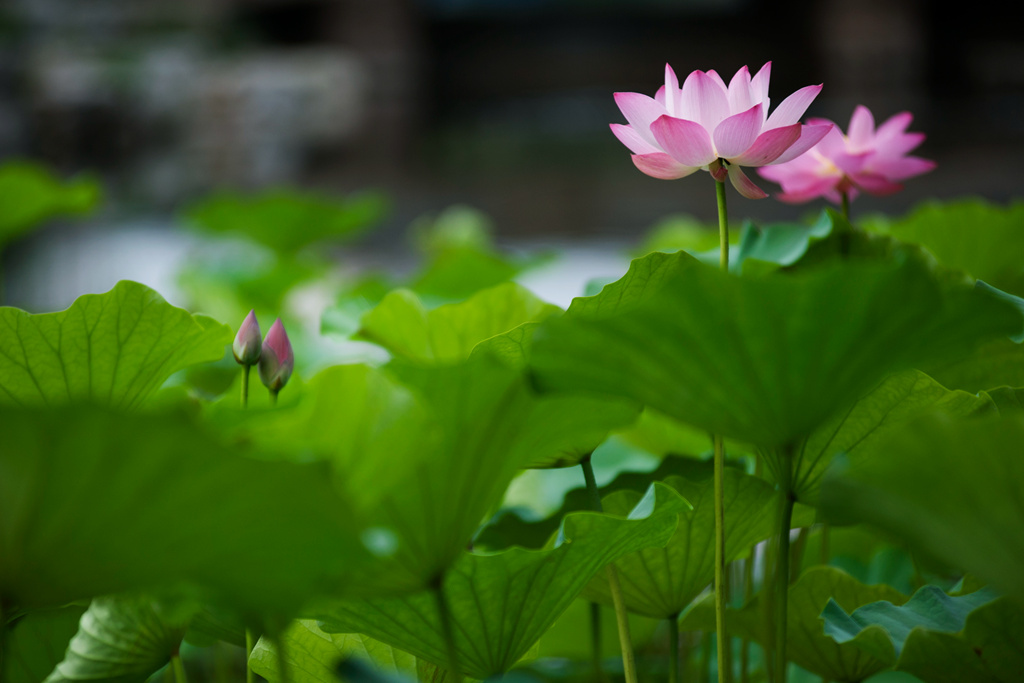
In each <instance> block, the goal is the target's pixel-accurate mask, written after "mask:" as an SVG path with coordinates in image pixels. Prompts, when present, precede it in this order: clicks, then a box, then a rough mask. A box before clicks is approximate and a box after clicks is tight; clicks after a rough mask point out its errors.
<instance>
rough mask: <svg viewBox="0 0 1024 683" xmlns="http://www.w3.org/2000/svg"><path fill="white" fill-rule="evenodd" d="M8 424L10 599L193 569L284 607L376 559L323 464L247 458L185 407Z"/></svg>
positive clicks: (91, 591) (34, 416)
mask: <svg viewBox="0 0 1024 683" xmlns="http://www.w3.org/2000/svg"><path fill="white" fill-rule="evenodd" d="M0 433H2V434H3V435H4V441H5V446H4V448H3V449H2V450H0V592H2V593H3V595H4V596H5V601H13V603H14V604H17V605H22V606H25V607H32V606H47V605H60V604H65V603H67V602H68V601H71V600H77V599H82V598H88V597H92V596H96V595H104V594H110V593H116V592H120V591H127V590H133V589H147V588H150V587H157V586H163V585H168V584H176V583H177V582H181V581H191V582H193V583H195V584H198V585H199V586H206V587H209V588H211V589H214V590H217V591H219V592H220V593H221V594H222V595H223V596H224V597H225V600H227V601H228V603H229V604H233V605H235V606H237V607H238V608H239V609H243V608H250V607H253V608H263V609H267V610H280V611H283V612H287V611H289V610H291V609H294V608H295V607H298V605H299V604H301V603H302V602H303V601H305V600H307V599H308V598H309V597H310V596H312V595H315V594H317V593H318V592H320V591H323V590H325V589H327V588H330V587H331V586H332V584H333V583H334V582H336V581H338V580H339V579H340V577H344V576H346V575H348V574H350V573H351V572H352V571H354V570H355V569H356V568H357V567H358V566H359V564H360V562H362V561H364V559H365V558H366V552H365V550H364V549H363V547H362V545H361V544H360V543H359V540H358V537H357V533H358V530H357V529H353V528H352V525H353V523H354V522H353V520H352V519H351V518H352V514H351V512H350V511H349V506H348V504H347V503H346V501H345V500H344V499H343V498H342V497H341V496H339V495H338V494H337V493H336V492H335V491H334V490H333V488H332V487H331V485H330V482H329V480H328V478H327V477H326V476H325V472H324V471H323V469H322V468H320V467H313V466H308V465H296V464H292V463H285V462H269V461H260V460H254V459H250V458H245V457H240V456H239V455H237V454H236V453H234V452H232V451H231V450H229V449H227V448H225V447H224V446H221V445H220V444H219V443H218V442H217V441H215V440H213V439H212V438H211V437H209V436H207V435H206V434H205V433H204V432H203V431H201V430H199V429H198V428H196V427H194V426H191V425H190V424H189V423H188V422H186V421H185V420H183V419H180V418H178V417H173V416H153V415H126V414H115V413H109V412H106V411H101V410H97V409H93V408H84V407H79V408H77V409H71V408H66V409H60V410H53V409H51V410H47V411H45V412H28V411H21V410H6V409H5V410H0ZM254 568H258V570H256V569H254Z"/></svg>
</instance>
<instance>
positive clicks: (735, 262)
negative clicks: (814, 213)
mask: <svg viewBox="0 0 1024 683" xmlns="http://www.w3.org/2000/svg"><path fill="white" fill-rule="evenodd" d="M837 223H838V224H839V225H838V227H839V229H840V230H843V229H849V226H848V224H846V221H845V220H844V219H843V218H842V217H841V216H838V215H837V214H835V213H834V212H833V211H832V210H830V209H826V210H824V211H822V212H821V215H820V216H818V219H817V220H816V221H815V222H814V223H812V224H810V225H804V224H802V223H775V224H772V225H766V226H764V227H763V228H759V227H757V226H755V225H753V224H752V223H747V224H746V225H744V226H743V238H742V239H741V241H740V245H739V249H737V250H736V254H735V256H733V257H732V259H731V260H730V262H729V268H730V270H733V271H742V270H743V269H744V267H746V262H747V261H751V262H752V261H761V262H763V263H764V264H771V265H772V266H776V267H778V266H791V265H793V264H794V263H796V262H797V261H799V260H800V258H801V257H802V256H803V255H804V254H805V253H807V250H808V248H809V247H810V246H811V244H813V243H814V242H816V241H818V240H821V239H823V238H825V237H828V236H829V235H830V234H832V231H833V229H835V228H836V227H837V226H836V224H837ZM758 265H759V266H760V265H761V264H758Z"/></svg>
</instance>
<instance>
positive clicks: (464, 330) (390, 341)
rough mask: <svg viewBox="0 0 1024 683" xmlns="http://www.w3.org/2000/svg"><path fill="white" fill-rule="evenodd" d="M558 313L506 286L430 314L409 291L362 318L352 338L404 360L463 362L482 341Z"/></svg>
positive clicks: (392, 296)
mask: <svg viewBox="0 0 1024 683" xmlns="http://www.w3.org/2000/svg"><path fill="white" fill-rule="evenodd" d="M560 311H561V309H559V308H558V306H554V305H552V304H548V303H544V302H543V301H541V300H540V299H538V298H537V297H535V296H534V295H533V294H532V293H531V292H530V291H529V290H528V289H526V288H525V287H522V286H521V285H518V284H515V283H512V282H508V283H504V284H500V285H497V286H495V287H491V288H489V289H484V290H481V291H479V292H477V293H476V294H474V295H473V296H472V297H470V298H469V299H467V300H466V301H464V302H461V303H456V304H448V305H447V306H441V307H440V308H435V309H433V310H431V311H427V309H426V307H425V306H424V305H423V303H422V302H421V301H420V300H419V298H418V297H417V296H416V295H415V294H414V293H413V292H411V291H409V290H406V289H399V290H396V291H394V292H391V293H390V294H388V295H387V296H386V297H384V300H383V301H381V302H380V304H379V305H377V307H376V308H374V309H373V310H372V311H370V312H369V313H367V314H366V315H365V316H363V320H362V325H361V328H360V330H359V334H358V337H357V338H358V339H363V340H365V341H372V342H374V343H376V344H379V345H381V346H383V347H384V348H386V349H387V350H388V351H390V352H391V353H392V354H393V355H395V356H400V357H403V358H406V359H409V360H413V361H421V362H440V363H443V362H452V361H458V360H464V359H466V358H468V357H469V354H470V352H472V350H473V348H474V347H475V346H476V345H477V344H478V343H480V342H482V341H484V340H485V339H488V338H490V337H494V336H496V335H499V334H502V333H505V332H508V331H509V330H511V329H512V328H514V327H516V326H518V325H520V324H522V323H526V322H539V321H541V320H544V319H545V318H547V317H550V316H552V315H554V314H556V313H559V312H560Z"/></svg>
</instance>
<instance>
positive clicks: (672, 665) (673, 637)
mask: <svg viewBox="0 0 1024 683" xmlns="http://www.w3.org/2000/svg"><path fill="white" fill-rule="evenodd" d="M679 649H680V643H679V615H678V614H673V615H672V616H670V617H669V618H668V683H679V680H680V679H679V659H680V657H679Z"/></svg>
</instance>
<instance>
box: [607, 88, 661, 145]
mask: <svg viewBox="0 0 1024 683" xmlns="http://www.w3.org/2000/svg"><path fill="white" fill-rule="evenodd" d="M615 104H617V105H619V110H620V111H622V115H623V116H625V117H626V120H627V121H629V125H630V126H632V127H633V130H635V131H636V132H637V133H639V134H640V136H641V137H642V138H644V139H645V140H647V141H648V142H650V143H651V144H655V141H654V136H653V135H652V134H651V124H652V123H654V120H655V119H657V118H658V117H659V116H664V115H665V114H666V113H667V112H666V110H665V107H664V106H662V105H660V104H658V103H657V101H655V100H654V99H653V98H651V97H648V96H647V95H641V94H640V93H636V92H617V93H615Z"/></svg>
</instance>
